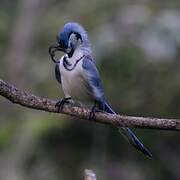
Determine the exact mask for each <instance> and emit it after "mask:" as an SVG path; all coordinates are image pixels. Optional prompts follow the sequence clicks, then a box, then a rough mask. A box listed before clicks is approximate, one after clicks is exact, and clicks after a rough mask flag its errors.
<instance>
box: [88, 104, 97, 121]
mask: <svg viewBox="0 0 180 180" xmlns="http://www.w3.org/2000/svg"><path fill="white" fill-rule="evenodd" d="M96 112H98V110H97V109H96V101H95V103H94V106H93V107H92V109H91V112H90V114H89V120H93V119H94V118H95V113H96Z"/></svg>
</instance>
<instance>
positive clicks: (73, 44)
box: [49, 22, 89, 60]
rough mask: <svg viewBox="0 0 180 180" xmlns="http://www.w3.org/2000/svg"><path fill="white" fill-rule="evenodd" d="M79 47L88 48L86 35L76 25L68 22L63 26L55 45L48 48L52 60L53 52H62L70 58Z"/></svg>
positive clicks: (80, 27) (82, 29) (79, 26)
mask: <svg viewBox="0 0 180 180" xmlns="http://www.w3.org/2000/svg"><path fill="white" fill-rule="evenodd" d="M79 47H82V48H88V47H89V41H88V36H87V33H86V31H85V30H84V28H83V27H82V26H81V25H79V24H78V23H74V22H70V23H67V24H65V25H64V27H63V30H62V31H60V32H59V33H58V35H57V44H55V45H52V46H50V48H49V53H50V55H51V58H52V59H53V60H54V55H55V51H62V52H64V53H66V54H68V56H69V57H72V56H73V53H74V52H75V50H76V49H77V48H79Z"/></svg>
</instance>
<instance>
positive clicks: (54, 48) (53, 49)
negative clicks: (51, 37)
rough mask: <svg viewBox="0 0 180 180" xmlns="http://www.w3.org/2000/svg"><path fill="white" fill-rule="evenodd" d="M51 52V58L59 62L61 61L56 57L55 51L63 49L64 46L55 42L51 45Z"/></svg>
mask: <svg viewBox="0 0 180 180" xmlns="http://www.w3.org/2000/svg"><path fill="white" fill-rule="evenodd" d="M48 51H49V54H50V56H51V59H52V61H53V62H54V63H58V62H59V61H58V60H56V59H55V52H56V51H63V48H62V47H60V45H59V44H53V45H51V46H50V47H49V50H48Z"/></svg>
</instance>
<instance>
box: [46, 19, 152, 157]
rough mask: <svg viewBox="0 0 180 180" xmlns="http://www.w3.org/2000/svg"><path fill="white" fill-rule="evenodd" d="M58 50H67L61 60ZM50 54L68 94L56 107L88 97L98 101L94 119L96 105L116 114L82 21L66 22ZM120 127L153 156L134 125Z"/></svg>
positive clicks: (95, 101)
mask: <svg viewBox="0 0 180 180" xmlns="http://www.w3.org/2000/svg"><path fill="white" fill-rule="evenodd" d="M56 51H61V52H63V53H64V55H63V56H62V57H61V58H60V60H56V59H55V53H56ZM49 53H50V56H51V59H52V60H53V61H54V62H55V76H56V79H57V81H58V82H59V83H60V84H61V87H62V90H63V93H64V98H62V99H61V100H60V101H58V102H57V103H56V106H58V107H59V108H63V105H64V104H65V103H69V102H70V101H71V100H80V101H85V100H86V101H87V100H88V101H91V102H94V104H93V107H92V111H91V115H92V116H90V117H91V118H93V115H94V113H95V109H96V107H97V108H98V109H99V110H102V111H105V112H107V113H111V114H116V113H115V111H114V110H113V109H112V107H111V106H110V104H109V103H108V101H107V99H106V97H105V93H104V89H103V84H102V81H101V78H100V74H99V71H98V69H97V67H96V64H95V60H94V57H93V55H92V50H91V44H90V42H89V38H88V34H87V32H86V30H85V29H84V28H83V27H82V26H81V25H80V24H79V23H76V22H68V23H66V24H65V25H64V27H63V28H62V30H60V31H59V32H58V34H57V42H56V44H53V45H51V46H50V47H49ZM118 130H119V132H120V133H121V134H122V135H123V136H124V137H125V138H126V139H127V140H128V142H129V143H130V144H131V145H132V146H133V147H135V148H136V149H137V150H139V151H140V152H142V153H143V154H144V155H146V156H147V157H149V158H152V153H151V152H150V151H149V150H148V149H147V148H146V147H145V146H144V145H143V144H142V143H141V141H140V140H139V139H138V138H137V136H136V135H135V134H134V133H133V131H132V130H131V129H130V128H127V127H118Z"/></svg>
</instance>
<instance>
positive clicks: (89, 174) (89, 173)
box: [84, 169, 96, 180]
mask: <svg viewBox="0 0 180 180" xmlns="http://www.w3.org/2000/svg"><path fill="white" fill-rule="evenodd" d="M84 180H96V174H95V173H94V172H93V170H91V169H85V170H84Z"/></svg>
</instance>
